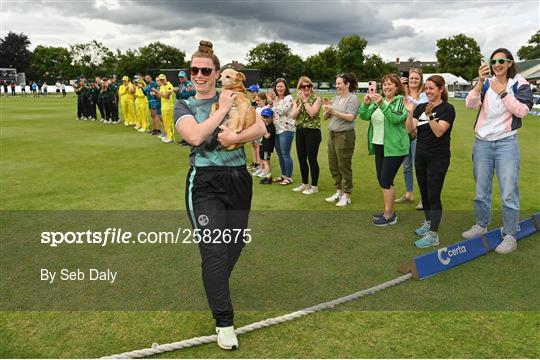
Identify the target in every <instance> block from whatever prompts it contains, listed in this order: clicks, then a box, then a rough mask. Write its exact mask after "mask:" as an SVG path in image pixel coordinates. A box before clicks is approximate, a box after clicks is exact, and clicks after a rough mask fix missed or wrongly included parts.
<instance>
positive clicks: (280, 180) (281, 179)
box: [274, 176, 285, 183]
mask: <svg viewBox="0 0 540 360" xmlns="http://www.w3.org/2000/svg"><path fill="white" fill-rule="evenodd" d="M283 180H285V178H284V177H283V176H278V177H277V178H275V179H274V182H279V183H280V182H282V181H283Z"/></svg>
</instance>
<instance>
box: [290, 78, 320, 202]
mask: <svg viewBox="0 0 540 360" xmlns="http://www.w3.org/2000/svg"><path fill="white" fill-rule="evenodd" d="M297 94H298V97H297V98H296V101H295V102H294V103H293V109H292V113H291V117H292V118H293V119H295V120H296V153H297V155H298V163H299V164H300V172H301V173H302V184H301V185H300V186H297V187H295V188H294V189H293V191H296V192H302V194H305V195H311V194H315V193H317V192H318V191H319V186H318V185H319V163H318V161H317V155H318V154H319V145H320V143H321V118H320V116H319V113H320V111H321V105H322V100H321V97H320V96H317V95H316V94H315V91H313V83H312V82H311V79H310V78H308V77H307V76H302V77H300V79H298V88H297ZM308 163H309V165H308ZM310 169H311V185H310V184H309V171H310Z"/></svg>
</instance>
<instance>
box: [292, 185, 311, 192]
mask: <svg viewBox="0 0 540 360" xmlns="http://www.w3.org/2000/svg"><path fill="white" fill-rule="evenodd" d="M307 189H309V185H308V184H301V185H300V186H297V187H295V188H294V189H292V191H294V192H302V191H304V190H307Z"/></svg>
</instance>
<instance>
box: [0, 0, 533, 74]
mask: <svg viewBox="0 0 540 360" xmlns="http://www.w3.org/2000/svg"><path fill="white" fill-rule="evenodd" d="M0 2H1V11H0V13H1V33H2V34H1V35H2V36H5V35H6V34H7V32H8V31H14V32H17V33H20V32H23V33H25V34H28V35H29V37H30V40H31V42H32V45H31V47H32V48H34V47H35V46H37V45H51V46H52V45H54V46H66V47H67V46H68V45H69V44H73V43H84V42H89V41H91V40H93V39H96V40H98V41H101V42H103V44H104V45H106V46H107V47H110V48H119V49H122V50H125V49H128V48H132V49H134V48H138V47H140V46H143V45H146V44H148V43H150V42H153V41H161V42H163V43H166V44H168V45H173V46H175V47H178V48H180V49H181V50H183V51H185V52H186V54H187V55H188V57H189V56H190V55H191V54H192V53H193V52H194V50H195V49H196V47H197V44H198V42H199V40H200V39H207V40H210V41H212V42H213V43H214V49H215V51H216V54H217V55H218V56H219V58H220V60H221V62H222V64H225V63H227V62H229V61H231V60H238V61H240V62H244V61H245V57H246V54H247V52H248V51H249V50H250V49H251V48H253V47H254V46H255V45H257V44H259V43H261V42H269V41H281V42H284V43H286V44H288V45H289V46H290V47H291V49H292V50H293V52H294V53H296V54H298V55H300V56H301V57H302V58H304V59H305V58H306V57H307V56H310V55H313V54H315V53H317V52H318V51H320V50H322V49H324V48H325V47H327V46H328V45H329V44H337V43H338V42H339V40H340V38H341V37H343V36H346V35H350V34H358V35H361V36H363V37H364V38H366V39H367V40H368V48H367V51H366V52H367V53H376V54H379V55H380V56H382V57H383V59H385V60H388V61H391V60H394V59H395V58H396V57H400V58H401V59H403V60H406V59H407V58H409V57H415V58H416V59H420V60H435V59H436V57H435V51H436V41H437V39H439V38H442V37H449V36H452V35H455V34H458V33H464V34H466V35H467V36H470V37H473V38H475V39H476V41H477V42H478V44H479V45H480V48H481V50H482V52H483V53H484V54H485V55H489V54H490V53H491V51H492V50H494V49H495V48H497V47H507V48H509V49H510V50H511V51H512V52H513V53H514V55H515V54H516V52H517V50H518V49H519V47H521V46H522V45H524V44H525V43H526V42H527V40H528V39H529V38H530V37H531V35H532V34H533V33H535V32H536V31H537V29H538V28H539V27H540V6H539V1H538V0H521V1H501V0H491V1H473V0H467V1H463V0H462V1H453V0H445V1H425V0H421V1H397V0H394V1H385V0H379V1H362V0H360V1H358V0H357V1H336V0H334V1H317V0H311V1H304V0H287V1H284V0H272V1H248V0H223V1H206V0H196V1H194V0H188V1H159V0H158V1H153V0H145V1H135V0H131V1H120V0H73V1H69V0H64V1H52V0H51V1H47V0H43V1H19V0H11V1H9V0H8V1H6V0H0Z"/></svg>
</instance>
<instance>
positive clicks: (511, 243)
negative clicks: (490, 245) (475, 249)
mask: <svg viewBox="0 0 540 360" xmlns="http://www.w3.org/2000/svg"><path fill="white" fill-rule="evenodd" d="M515 250H517V241H516V238H515V237H514V236H512V235H509V234H507V235H505V236H504V238H503V241H501V243H500V244H499V246H497V247H496V248H495V252H497V253H499V254H510V253H511V252H512V251H515Z"/></svg>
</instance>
